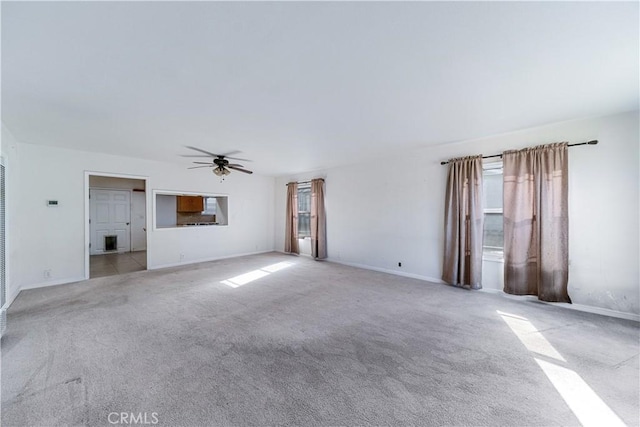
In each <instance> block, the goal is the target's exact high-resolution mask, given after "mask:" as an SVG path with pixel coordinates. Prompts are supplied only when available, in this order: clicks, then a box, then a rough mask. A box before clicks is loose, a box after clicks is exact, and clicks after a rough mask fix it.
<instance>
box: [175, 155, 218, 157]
mask: <svg viewBox="0 0 640 427" xmlns="http://www.w3.org/2000/svg"><path fill="white" fill-rule="evenodd" d="M180 157H211V156H209V155H206V154H181V155H180Z"/></svg>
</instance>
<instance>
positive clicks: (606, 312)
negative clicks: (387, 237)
mask: <svg viewBox="0 0 640 427" xmlns="http://www.w3.org/2000/svg"><path fill="white" fill-rule="evenodd" d="M327 261H329V262H333V263H336V264H342V265H348V266H350V267H357V268H362V269H364V270H372V271H379V272H381V273H387V274H393V275H395V276H403V277H410V278H412V279H418V280H425V281H427V282H432V283H439V284H444V283H445V282H444V281H443V280H441V279H436V278H433V277H428V276H422V275H419V274H412V273H404V272H401V271H397V270H390V269H386V268H379V267H373V266H370V265H366V264H357V263H353V262H345V261H341V260H335V259H327ZM479 291H480V292H487V293H492V294H498V295H502V296H504V297H507V298H513V299H520V298H522V296H520V295H510V294H506V293H504V292H503V291H502V289H495V288H482V289H479ZM524 296H527V295H524ZM531 298H534V299H535V300H536V301H540V300H538V298H536V297H535V296H531ZM540 302H543V303H545V304H549V305H553V306H556V307H562V308H567V309H570V310H578V311H584V312H587V313H594V314H600V315H602V316H609V317H616V318H618V319H627V320H633V321H636V322H640V315H639V314H634V313H626V312H624V311H617V310H610V309H607V308H600V307H593V306H590V305H584V304H567V303H558V302H546V301H540Z"/></svg>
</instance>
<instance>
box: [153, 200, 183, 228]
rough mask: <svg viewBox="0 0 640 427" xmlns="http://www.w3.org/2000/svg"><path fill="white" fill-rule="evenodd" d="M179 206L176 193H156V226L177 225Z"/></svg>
mask: <svg viewBox="0 0 640 427" xmlns="http://www.w3.org/2000/svg"><path fill="white" fill-rule="evenodd" d="M177 207H178V198H177V197H176V196H175V195H169V194H156V224H155V225H156V227H175V226H176V224H177V223H178V213H177V212H176V211H177Z"/></svg>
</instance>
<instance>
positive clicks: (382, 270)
mask: <svg viewBox="0 0 640 427" xmlns="http://www.w3.org/2000/svg"><path fill="white" fill-rule="evenodd" d="M325 261H329V262H333V263H335V264H342V265H348V266H350V267H357V268H362V269H364V270H372V271H379V272H380V273H387V274H393V275H395V276H402V277H409V278H411V279H418V280H424V281H426V282H432V283H444V282H443V281H442V279H436V278H434V277H429V276H422V275H420V274H413V273H405V272H403V271H398V270H391V269H387V268H379V267H373V266H371V265H366V264H357V263H354V262H345V261H341V260H336V259H333V258H327V259H326V260H325Z"/></svg>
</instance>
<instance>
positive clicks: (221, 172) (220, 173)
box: [213, 166, 231, 176]
mask: <svg viewBox="0 0 640 427" xmlns="http://www.w3.org/2000/svg"><path fill="white" fill-rule="evenodd" d="M213 173H215V174H216V175H218V176H226V175H229V174H230V173H231V171H229V170H228V169H226V168H223V167H222V166H218V167H217V168H215V169H213Z"/></svg>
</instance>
